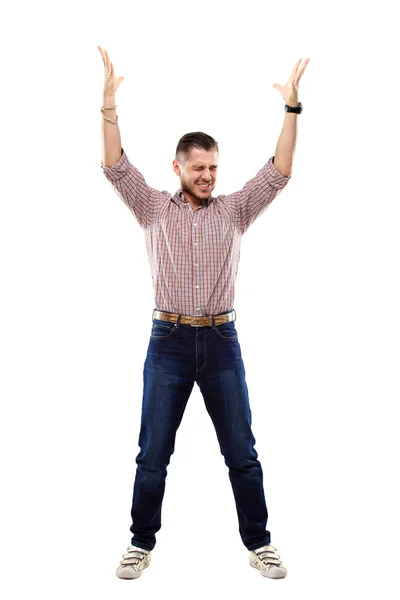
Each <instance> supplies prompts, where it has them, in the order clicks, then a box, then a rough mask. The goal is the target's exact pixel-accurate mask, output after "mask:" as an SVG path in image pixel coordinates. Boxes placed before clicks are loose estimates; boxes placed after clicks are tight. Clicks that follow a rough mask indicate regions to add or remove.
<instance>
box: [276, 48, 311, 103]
mask: <svg viewBox="0 0 400 600" xmlns="http://www.w3.org/2000/svg"><path fill="white" fill-rule="evenodd" d="M309 60H310V59H309V58H306V59H305V61H304V63H303V65H302V67H300V63H301V61H302V59H301V58H300V59H299V60H298V61H297V63H296V64H295V66H294V67H293V71H292V73H291V75H290V77H289V79H288V80H287V82H286V84H285V85H279V83H274V85H273V86H272V87H273V88H275V89H276V90H278V91H279V92H280V93H281V95H282V98H283V99H284V100H285V102H286V104H288V103H295V104H297V102H298V99H297V93H298V89H299V81H300V79H301V77H302V75H303V73H304V71H305V68H306V66H307V65H308V62H309Z"/></svg>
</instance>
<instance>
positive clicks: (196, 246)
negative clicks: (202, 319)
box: [193, 213, 200, 315]
mask: <svg viewBox="0 0 400 600" xmlns="http://www.w3.org/2000/svg"><path fill="white" fill-rule="evenodd" d="M197 232H198V230H197V221H196V213H195V214H194V218H193V237H194V242H193V243H194V248H195V249H194V266H195V267H198V266H199V263H198V256H197V253H198V241H197V240H198V238H197ZM193 279H194V281H198V273H195V277H194V278H193ZM195 290H196V293H195V305H196V304H200V302H199V300H200V291H197V290H200V285H199V283H196V285H195ZM196 314H198V315H200V308H197V309H196Z"/></svg>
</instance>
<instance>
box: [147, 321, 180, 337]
mask: <svg viewBox="0 0 400 600" xmlns="http://www.w3.org/2000/svg"><path fill="white" fill-rule="evenodd" d="M176 329H177V327H176V324H175V323H168V321H161V320H159V319H154V321H153V326H152V328H151V334H150V338H151V339H153V340H165V339H167V338H170V337H171V336H172V334H173V333H174V331H176Z"/></svg>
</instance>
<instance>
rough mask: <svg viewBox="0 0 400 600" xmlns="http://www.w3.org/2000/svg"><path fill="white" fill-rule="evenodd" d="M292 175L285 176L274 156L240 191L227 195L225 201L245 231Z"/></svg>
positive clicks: (239, 225)
mask: <svg viewBox="0 0 400 600" xmlns="http://www.w3.org/2000/svg"><path fill="white" fill-rule="evenodd" d="M289 179H291V177H285V176H284V175H282V174H281V173H279V171H277V170H276V169H275V167H274V156H271V158H270V159H269V161H268V162H267V164H266V165H264V167H263V168H262V169H260V170H259V171H258V173H257V175H256V176H255V177H253V179H250V181H248V182H247V183H246V184H245V186H244V187H243V188H242V189H241V190H240V191H239V192H234V193H233V194H229V195H227V196H225V198H224V201H225V202H226V204H228V206H229V207H230V209H231V210H232V211H233V212H234V215H235V219H236V223H237V226H238V227H239V229H240V231H241V232H242V233H244V232H245V231H246V230H247V229H248V228H249V227H250V225H251V224H252V223H253V222H254V221H255V220H256V219H257V217H259V216H260V215H261V214H262V213H263V212H264V211H265V210H266V208H267V207H268V206H269V205H270V204H271V202H272V200H273V199H274V198H276V196H278V194H280V192H281V191H282V190H283V188H284V187H285V186H286V185H287V183H288V181H289Z"/></svg>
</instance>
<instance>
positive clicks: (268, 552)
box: [255, 546, 283, 568]
mask: <svg viewBox="0 0 400 600" xmlns="http://www.w3.org/2000/svg"><path fill="white" fill-rule="evenodd" d="M255 552H256V554H257V556H258V558H259V559H260V560H261V562H263V563H264V564H265V565H266V566H267V567H268V568H270V566H271V565H276V566H277V567H283V565H282V561H281V560H280V556H279V554H277V553H276V552H277V549H276V548H275V547H274V546H266V548H265V549H263V550H260V551H257V550H256V551H255Z"/></svg>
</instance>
